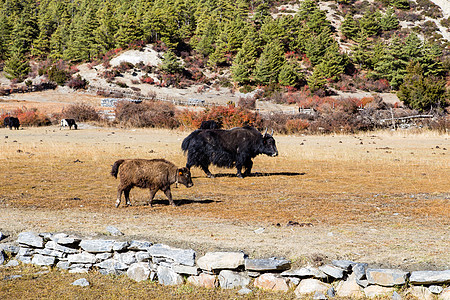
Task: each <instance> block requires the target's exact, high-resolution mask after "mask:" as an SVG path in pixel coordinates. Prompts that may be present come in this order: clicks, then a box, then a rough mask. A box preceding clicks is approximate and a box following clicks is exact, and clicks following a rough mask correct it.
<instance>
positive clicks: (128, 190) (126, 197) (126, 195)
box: [123, 188, 131, 206]
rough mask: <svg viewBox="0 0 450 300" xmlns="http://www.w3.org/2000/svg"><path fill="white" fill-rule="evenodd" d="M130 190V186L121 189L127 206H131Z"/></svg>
mask: <svg viewBox="0 0 450 300" xmlns="http://www.w3.org/2000/svg"><path fill="white" fill-rule="evenodd" d="M130 190H131V188H127V189H125V190H124V191H123V194H124V196H125V200H126V201H127V202H126V203H127V206H131V201H130Z"/></svg>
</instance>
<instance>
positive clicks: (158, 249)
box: [147, 244, 195, 267]
mask: <svg viewBox="0 0 450 300" xmlns="http://www.w3.org/2000/svg"><path fill="white" fill-rule="evenodd" d="M147 251H148V253H150V255H151V256H152V257H163V258H168V259H170V260H172V261H174V262H176V263H179V264H181V265H186V266H191V267H193V266H194V265H195V251H194V250H192V249H178V248H172V247H169V246H167V245H163V244H155V245H153V246H151V247H149V248H148V250H147Z"/></svg>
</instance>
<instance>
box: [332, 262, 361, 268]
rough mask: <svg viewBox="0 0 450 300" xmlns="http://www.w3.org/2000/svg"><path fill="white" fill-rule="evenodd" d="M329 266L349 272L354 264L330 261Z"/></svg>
mask: <svg viewBox="0 0 450 300" xmlns="http://www.w3.org/2000/svg"><path fill="white" fill-rule="evenodd" d="M331 264H332V265H333V266H335V267H338V268H341V269H344V270H350V269H351V268H352V267H353V266H354V265H355V264H356V263H355V262H354V261H351V260H332V261H331Z"/></svg>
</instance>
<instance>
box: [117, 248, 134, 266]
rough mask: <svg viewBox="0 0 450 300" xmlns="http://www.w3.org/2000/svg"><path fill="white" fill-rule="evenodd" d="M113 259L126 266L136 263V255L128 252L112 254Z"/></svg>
mask: <svg viewBox="0 0 450 300" xmlns="http://www.w3.org/2000/svg"><path fill="white" fill-rule="evenodd" d="M114 259H116V260H117V261H119V262H121V263H124V264H126V265H131V264H134V263H136V262H137V259H136V253H134V252H132V251H129V252H125V253H117V252H116V253H114Z"/></svg>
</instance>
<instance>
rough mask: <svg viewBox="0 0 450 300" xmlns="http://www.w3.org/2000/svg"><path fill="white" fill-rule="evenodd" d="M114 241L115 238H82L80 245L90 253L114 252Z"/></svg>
mask: <svg viewBox="0 0 450 300" xmlns="http://www.w3.org/2000/svg"><path fill="white" fill-rule="evenodd" d="M114 243H115V241H113V240H82V241H81V242H80V247H81V249H83V250H84V251H87V252H90V253H100V252H112V251H113V246H114Z"/></svg>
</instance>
